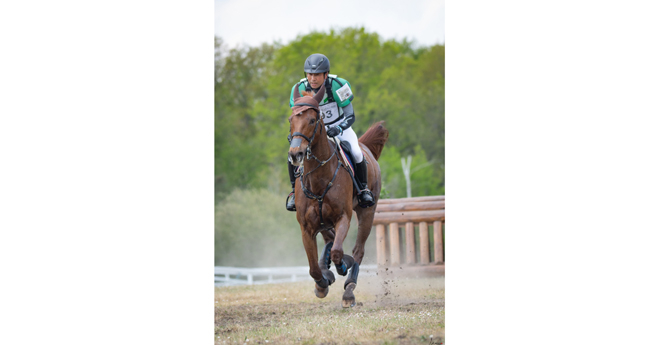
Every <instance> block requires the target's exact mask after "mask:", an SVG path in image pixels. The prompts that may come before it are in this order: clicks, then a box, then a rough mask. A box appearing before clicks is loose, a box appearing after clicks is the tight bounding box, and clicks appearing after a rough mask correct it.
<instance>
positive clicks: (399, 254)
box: [374, 195, 445, 272]
mask: <svg viewBox="0 0 660 345" xmlns="http://www.w3.org/2000/svg"><path fill="white" fill-rule="evenodd" d="M444 224H445V196H444V195H440V196H424V197H415V198H400V199H382V200H379V201H378V205H377V206H376V215H375V216H374V226H375V227H376V243H377V245H376V260H377V263H378V266H379V267H387V266H395V265H398V266H401V265H406V266H419V269H421V270H424V269H428V270H431V271H437V272H444V262H445V260H444V259H445V258H444V248H443V236H442V235H443V228H444ZM429 226H432V231H433V232H432V236H433V237H432V238H433V248H431V247H430V245H431V242H430V235H429V232H430V231H429ZM415 228H417V229H418V230H417V231H415V230H416V229H415ZM431 254H433V256H431Z"/></svg>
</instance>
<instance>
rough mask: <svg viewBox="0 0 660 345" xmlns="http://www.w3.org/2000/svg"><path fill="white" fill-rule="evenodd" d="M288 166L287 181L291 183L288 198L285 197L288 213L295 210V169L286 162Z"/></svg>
mask: <svg viewBox="0 0 660 345" xmlns="http://www.w3.org/2000/svg"><path fill="white" fill-rule="evenodd" d="M287 163H288V164H289V179H290V181H291V193H289V196H288V197H286V209H287V210H288V211H295V210H296V173H295V171H294V169H295V167H294V166H293V165H291V162H287Z"/></svg>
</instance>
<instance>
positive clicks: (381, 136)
mask: <svg viewBox="0 0 660 345" xmlns="http://www.w3.org/2000/svg"><path fill="white" fill-rule="evenodd" d="M384 123H385V121H378V122H376V123H374V124H373V125H371V127H369V129H367V131H366V132H365V133H364V134H362V136H361V137H360V139H359V142H361V143H363V144H364V145H365V146H366V147H367V148H368V149H369V151H371V153H372V154H373V155H374V157H375V158H376V160H378V158H380V154H381V152H382V151H383V146H385V143H386V142H387V138H389V136H390V132H389V131H388V130H387V129H386V128H385V126H383V124H384Z"/></svg>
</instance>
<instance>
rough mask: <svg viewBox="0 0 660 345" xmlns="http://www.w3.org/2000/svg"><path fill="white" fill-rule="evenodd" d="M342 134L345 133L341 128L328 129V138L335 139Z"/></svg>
mask: <svg viewBox="0 0 660 345" xmlns="http://www.w3.org/2000/svg"><path fill="white" fill-rule="evenodd" d="M342 133H344V130H343V129H342V128H341V127H339V126H334V127H331V128H330V129H328V136H329V137H330V138H334V137H336V136H338V135H340V134H342Z"/></svg>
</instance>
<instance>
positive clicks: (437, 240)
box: [433, 220, 444, 264]
mask: <svg viewBox="0 0 660 345" xmlns="http://www.w3.org/2000/svg"><path fill="white" fill-rule="evenodd" d="M433 242H434V243H433V244H434V245H433V247H434V248H433V254H434V255H435V260H434V263H436V264H441V263H443V262H444V260H442V257H443V253H442V223H440V221H439V220H438V221H435V222H433Z"/></svg>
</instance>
